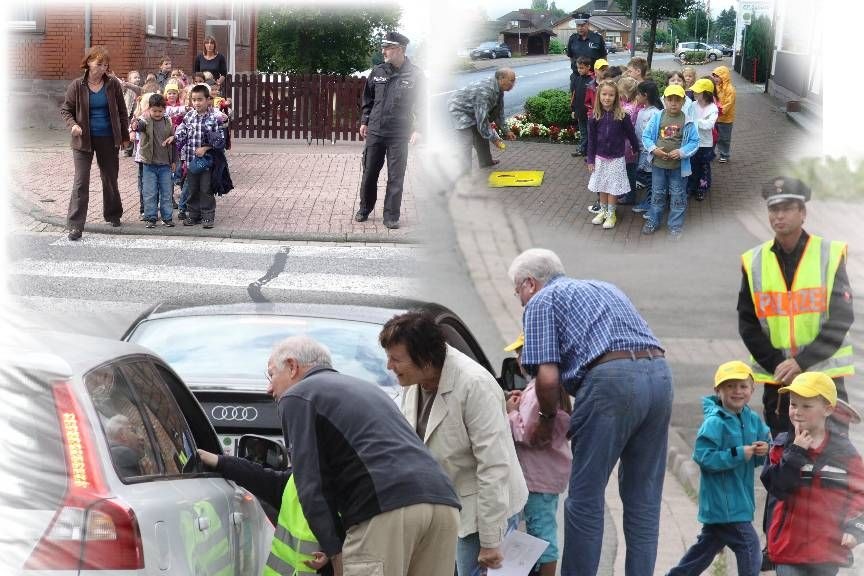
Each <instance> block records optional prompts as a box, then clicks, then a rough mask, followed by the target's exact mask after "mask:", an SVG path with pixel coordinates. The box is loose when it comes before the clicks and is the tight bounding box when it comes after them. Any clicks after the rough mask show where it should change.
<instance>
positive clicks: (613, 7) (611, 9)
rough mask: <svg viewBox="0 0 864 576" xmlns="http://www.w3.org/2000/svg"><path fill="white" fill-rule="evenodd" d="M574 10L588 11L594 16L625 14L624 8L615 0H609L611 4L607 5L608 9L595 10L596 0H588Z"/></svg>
mask: <svg viewBox="0 0 864 576" xmlns="http://www.w3.org/2000/svg"><path fill="white" fill-rule="evenodd" d="M573 12H588V13H590V14H591V17H592V18H593V17H594V15H595V14H597V15H599V14H625V12H624V10H622V9H621V7H620V6H618V3H617V2H615V0H609V5H608V6H607V7H606V10H600V11H595V10H594V0H590V1H589V2H586V3H585V4H583V5H582V6H579V7H578V8H576V9H575V10H573Z"/></svg>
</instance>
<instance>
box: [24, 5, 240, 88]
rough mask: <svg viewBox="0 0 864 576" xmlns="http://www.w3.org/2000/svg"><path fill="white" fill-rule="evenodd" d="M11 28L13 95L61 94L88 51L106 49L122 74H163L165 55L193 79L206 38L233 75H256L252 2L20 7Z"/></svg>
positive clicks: (114, 67)
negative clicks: (212, 41) (211, 39)
mask: <svg viewBox="0 0 864 576" xmlns="http://www.w3.org/2000/svg"><path fill="white" fill-rule="evenodd" d="M11 12H12V14H11V17H10V21H8V22H7V42H8V56H9V74H10V76H11V79H12V85H13V90H15V91H19V92H20V91H27V90H28V88H29V89H30V90H35V91H36V92H43V93H44V92H48V93H56V90H57V89H58V88H59V89H61V90H64V89H65V87H66V85H67V84H68V83H69V81H71V80H72V79H73V78H75V77H77V76H79V75H80V74H81V73H82V71H81V70H80V63H81V59H82V58H83V56H84V53H85V51H86V47H87V46H97V45H102V46H106V47H107V48H108V51H109V52H110V54H111V68H112V69H113V71H114V72H115V73H116V74H117V75H118V76H122V75H125V74H126V72H127V71H129V70H132V69H136V70H139V71H140V72H141V74H142V76H145V75H146V74H147V73H149V72H156V71H157V70H158V68H159V62H160V60H161V58H162V57H163V56H165V55H168V56H171V58H172V60H173V65H174V67H175V68H182V69H183V70H184V71H186V72H187V73H191V72H192V64H193V61H194V59H195V56H196V55H197V54H199V53H200V52H201V51H202V48H203V46H204V36H205V34H212V35H213V36H215V37H216V42H217V46H218V50H219V52H220V53H222V54H224V55H225V58H226V59H227V61H228V72H229V73H238V74H242V73H248V72H254V71H255V68H256V57H255V54H256V44H257V34H256V24H257V17H256V12H255V8H254V4H253V3H252V2H251V0H247V1H244V0H234V1H233V2H226V3H222V2H200V3H191V2H189V3H187V2H183V1H178V2H171V3H169V2H159V1H156V2H147V3H144V2H142V3H135V4H132V3H118V4H116V5H114V4H107V3H103V2H91V3H81V4H80V5H77V4H64V3H56V4H49V3H46V2H41V1H39V0H33V1H29V2H23V3H21V2H18V3H14V4H13V7H12V9H11Z"/></svg>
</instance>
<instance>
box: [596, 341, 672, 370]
mask: <svg viewBox="0 0 864 576" xmlns="http://www.w3.org/2000/svg"><path fill="white" fill-rule="evenodd" d="M627 358H629V359H630V360H638V359H640V358H651V359H652V360H653V359H654V358H665V356H664V354H663V350H661V349H659V348H653V347H652V348H646V349H645V350H616V351H614V352H607V353H605V354H603V355H602V356H600V357H599V358H595V359H594V360H592V361H591V363H590V364H588V368H587V370H591V369H592V368H596V367H597V366H599V365H600V364H605V363H606V362H611V361H612V360H625V359H627Z"/></svg>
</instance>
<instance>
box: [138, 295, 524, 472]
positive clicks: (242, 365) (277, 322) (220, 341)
mask: <svg viewBox="0 0 864 576" xmlns="http://www.w3.org/2000/svg"><path fill="white" fill-rule="evenodd" d="M409 309H411V310H422V311H425V312H428V313H430V314H432V316H433V317H434V318H435V321H436V323H437V324H438V325H439V326H441V328H442V329H443V331H444V334H445V337H446V339H447V343H448V344H450V345H451V346H453V347H454V348H456V349H457V350H459V351H460V352H463V353H464V354H467V355H468V356H470V357H471V358H473V359H474V360H476V361H477V362H478V363H479V364H481V365H482V366H483V367H485V368H486V369H487V370H488V371H489V372H490V373H492V374H493V375H494V374H495V372H494V370H493V368H492V366H491V364H490V363H489V360H488V359H487V358H486V355H485V354H484V353H483V350H482V348H481V347H480V345H479V344H478V343H477V340H476V339H475V338H474V336H473V335H472V334H471V331H470V330H469V329H468V328H467V327H466V326H465V324H464V323H463V322H462V320H461V319H460V318H459V317H458V316H457V315H456V314H455V313H453V312H452V311H450V310H448V309H447V308H445V307H444V306H440V305H438V304H431V303H424V302H416V301H411V300H404V299H394V300H393V301H392V302H390V303H388V307H371V306H363V305H341V304H340V305H335V304H333V305H331V304H296V303H291V304H287V303H285V304H282V303H280V304H267V305H261V304H226V305H213V306H201V307H192V308H170V307H165V306H156V307H155V308H154V309H152V310H150V311H148V312H145V313H144V314H143V315H142V316H141V317H140V318H139V319H138V320H136V321H135V323H134V324H133V325H132V326H131V327H130V328H129V329H128V331H127V332H126V334H125V335H124V336H123V339H124V340H127V341H129V342H134V343H136V344H139V345H142V346H146V347H147V348H150V349H152V350H154V351H155V352H157V353H158V354H159V355H160V356H161V357H162V358H164V359H165V361H166V362H168V364H169V365H170V366H171V367H172V368H173V369H174V370H175V371H176V372H177V373H178V374H180V376H181V377H182V378H183V380H184V381H185V382H186V383H187V384H188V386H189V388H190V390H192V393H193V394H194V395H195V396H196V397H197V398H198V401H199V402H200V403H201V405H202V406H203V407H204V410H205V412H206V414H207V416H208V417H209V418H210V421H211V422H212V423H213V427H214V428H215V429H216V432H217V433H218V434H219V439H220V442H221V443H222V449H223V451H224V452H225V453H226V454H232V455H233V454H235V453H236V449H237V443H238V441H239V439H240V437H241V436H242V435H244V434H257V435H262V436H266V437H268V438H271V439H274V440H278V441H281V438H282V432H281V424H280V422H279V418H278V416H277V414H276V404H275V403H274V402H273V399H272V398H271V397H270V396H268V395H267V392H266V390H267V379H266V376H265V369H266V366H267V360H268V358H269V357H270V352H271V349H272V347H273V345H274V344H275V343H276V342H279V341H280V340H282V339H284V338H286V337H288V336H293V335H298V334H305V335H308V336H311V337H313V338H315V339H316V340H318V341H319V342H321V343H322V344H324V345H325V346H326V347H327V348H328V349H329V350H330V354H331V356H332V358H333V365H334V367H335V368H336V369H337V370H339V371H340V372H342V373H344V374H349V375H351V376H355V377H358V378H361V379H363V380H367V381H370V382H375V383H377V384H378V385H379V386H381V387H382V388H383V389H384V390H385V391H386V392H387V393H388V394H389V395H390V397H391V398H393V400H394V401H399V399H400V398H401V390H402V389H401V387H400V386H399V384H398V383H397V382H396V379H395V377H394V376H393V374H392V373H391V372H390V371H389V370H388V369H387V356H386V354H385V352H384V350H383V349H382V348H381V346H380V345H379V344H378V334H379V333H380V331H381V327H382V326H383V324H384V323H385V322H387V321H388V320H389V319H390V318H392V317H393V316H395V315H397V314H401V313H403V312H405V311H406V310H409ZM516 372H517V369H516V366H515V359H513V358H511V359H507V360H505V361H504V366H502V378H501V379H500V380H499V382H500V383H501V385H502V387H503V388H504V389H505V390H509V389H515V388H522V387H524V384H525V383H524V380H522V379H521V377H519V376H516V375H515V374H516Z"/></svg>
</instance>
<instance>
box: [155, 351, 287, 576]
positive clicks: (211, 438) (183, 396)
mask: <svg viewBox="0 0 864 576" xmlns="http://www.w3.org/2000/svg"><path fill="white" fill-rule="evenodd" d="M155 366H156V371H157V372H158V373H159V376H160V377H161V378H162V380H163V381H164V382H165V384H166V386H167V387H168V390H170V392H171V394H172V395H173V397H174V400H175V401H176V402H177V404H178V406H179V407H180V409H181V410H182V412H183V414H184V416H185V418H186V422H187V424H188V425H189V429H190V432H191V433H192V436H193V438H194V441H195V444H196V446H197V447H199V448H202V449H204V450H207V451H208V452H213V453H217V454H218V453H219V452H220V442H219V437H218V436H217V435H216V432H215V430H214V429H213V426H212V425H211V424H210V421H209V420H208V418H207V415H206V414H205V413H204V411H203V409H202V408H201V405H200V404H199V402H198V401H197V399H196V398H195V396H194V395H193V394H192V393H191V392H190V391H189V389H188V388H187V387H186V385H185V384H184V383H183V382H182V381H181V380H180V378H179V377H178V376H177V375H176V374H175V373H174V372H173V371H172V370H171V369H170V368H169V367H168V366H166V365H164V364H162V363H161V362H157V363H155ZM202 479H203V478H202ZM207 480H208V481H209V483H210V484H211V487H212V488H213V490H214V491H221V492H222V493H223V494H224V495H225V498H226V499H227V501H228V509H229V519H230V522H229V526H230V527H231V536H232V539H233V541H232V549H233V555H234V563H233V564H234V573H235V574H238V575H243V576H258V574H260V573H261V569H262V567H263V566H264V562H265V561H266V559H267V555H268V554H269V551H270V541H271V539H272V532H273V529H272V527H271V526H270V525H269V523H268V522H267V521H266V515H265V513H264V511H263V510H262V508H261V505H260V503H259V502H258V501H257V500H256V499H255V497H254V496H252V494H251V493H250V492H249V491H247V490H245V489H244V488H242V487H240V486H238V485H237V484H235V483H234V482H230V481H228V480H225V479H224V478H222V477H221V476H211V477H209V478H207Z"/></svg>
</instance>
